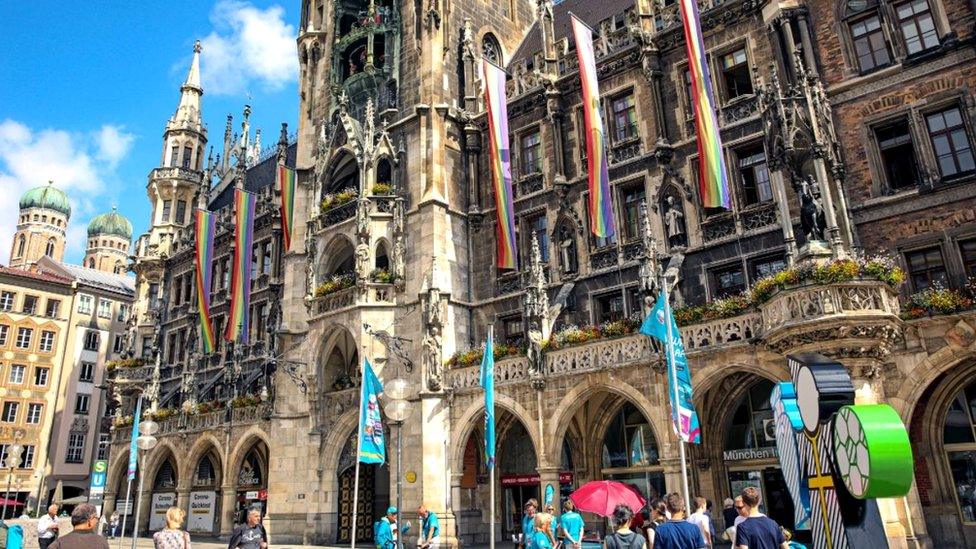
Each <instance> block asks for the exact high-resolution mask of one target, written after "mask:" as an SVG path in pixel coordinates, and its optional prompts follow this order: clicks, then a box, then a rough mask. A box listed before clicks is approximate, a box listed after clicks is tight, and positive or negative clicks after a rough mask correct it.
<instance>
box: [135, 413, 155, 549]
mask: <svg viewBox="0 0 976 549" xmlns="http://www.w3.org/2000/svg"><path fill="white" fill-rule="evenodd" d="M158 430H159V424H158V423H156V422H155V421H153V420H151V419H147V420H146V421H143V422H141V423H139V432H140V433H142V434H141V435H139V438H137V439H136V446H138V447H139V449H140V450H142V464H141V465H140V466H139V489H138V492H137V494H138V495H137V496H136V520H135V522H134V523H133V524H132V549H136V540H138V539H139V513H140V511H142V485H143V482H142V481H143V480H145V478H146V456H147V455H148V454H149V451H150V450H152V449H153V448H155V447H156V444H157V443H158V442H159V441H158V440H157V439H156V437H154V436H153V435H154V434H156V431H158Z"/></svg>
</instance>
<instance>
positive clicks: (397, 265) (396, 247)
mask: <svg viewBox="0 0 976 549" xmlns="http://www.w3.org/2000/svg"><path fill="white" fill-rule="evenodd" d="M405 253H406V250H404V246H403V235H400V236H397V237H396V238H395V239H394V240H393V276H394V277H396V278H406V275H407V273H406V272H404V271H405V270H406V258H405Z"/></svg>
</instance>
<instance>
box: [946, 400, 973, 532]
mask: <svg viewBox="0 0 976 549" xmlns="http://www.w3.org/2000/svg"><path fill="white" fill-rule="evenodd" d="M974 429H976V384H971V385H969V386H968V387H966V388H964V389H963V390H961V391H959V393H958V394H956V396H955V398H953V399H952V402H951V403H950V404H949V412H948V413H947V414H946V419H945V423H944V425H943V429H942V437H943V443H944V444H945V450H946V454H947V458H948V461H949V470H950V471H951V474H952V482H953V484H954V489H953V490H952V492H953V493H954V494H955V495H956V497H957V498H958V504H959V513H960V515H961V518H962V520H963V522H967V523H974V522H976V497H974V495H973V487H974V486H976V431H974Z"/></svg>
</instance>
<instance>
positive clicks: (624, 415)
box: [602, 403, 660, 494]
mask: <svg viewBox="0 0 976 549" xmlns="http://www.w3.org/2000/svg"><path fill="white" fill-rule="evenodd" d="M602 456H603V461H602V466H603V469H618V468H630V467H649V466H655V465H658V464H659V463H660V461H659V459H660V457H659V454H658V448H657V440H656V439H655V438H654V432H653V431H652V430H651V425H650V423H648V421H647V418H645V417H644V415H643V414H642V413H641V412H640V410H638V409H637V407H635V406H634V405H633V404H630V403H627V404H625V405H624V406H622V407H621V409H620V412H618V413H617V414H614V416H613V420H612V421H611V423H610V426H609V427H608V428H607V434H606V436H605V437H604V438H603V452H602ZM643 493H644V494H647V492H646V491H643Z"/></svg>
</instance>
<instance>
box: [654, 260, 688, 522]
mask: <svg viewBox="0 0 976 549" xmlns="http://www.w3.org/2000/svg"><path fill="white" fill-rule="evenodd" d="M662 278H663V277H662ZM661 291H662V292H664V323H665V326H667V333H668V345H667V347H668V369H669V370H670V373H671V391H673V393H672V394H673V398H672V400H671V413H672V417H674V416H675V415H677V408H678V397H679V394H678V368H677V365H676V364H675V363H674V342H673V340H672V337H673V336H672V334H671V301H670V298H669V297H668V281H667V280H662V284H661ZM678 448H679V449H680V451H681V483H682V487H683V488H684V496H685V505H686V506H688V505H690V504H691V500H690V499H688V494H689V490H688V461H687V457H686V456H685V443H684V441H683V440H682V439H681V433H678ZM685 509H686V513H685V514H687V507H685Z"/></svg>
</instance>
